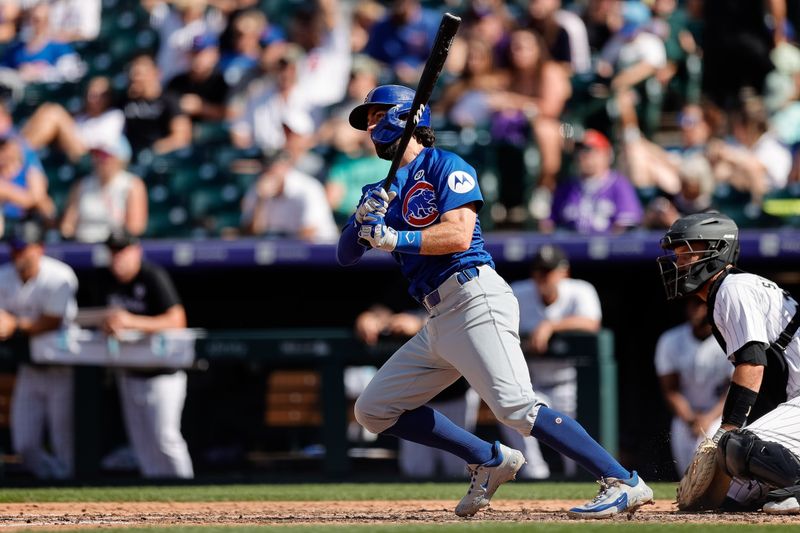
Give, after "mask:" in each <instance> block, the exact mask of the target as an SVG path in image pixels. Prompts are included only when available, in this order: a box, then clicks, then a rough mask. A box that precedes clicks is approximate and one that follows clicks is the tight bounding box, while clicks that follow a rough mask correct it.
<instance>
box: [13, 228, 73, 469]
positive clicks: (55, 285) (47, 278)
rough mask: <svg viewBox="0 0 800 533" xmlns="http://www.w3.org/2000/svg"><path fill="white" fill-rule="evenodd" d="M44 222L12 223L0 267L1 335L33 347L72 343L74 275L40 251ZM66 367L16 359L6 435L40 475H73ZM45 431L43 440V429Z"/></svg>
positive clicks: (34, 350)
mask: <svg viewBox="0 0 800 533" xmlns="http://www.w3.org/2000/svg"><path fill="white" fill-rule="evenodd" d="M43 241H44V227H43V226H42V225H41V223H40V222H39V221H37V220H34V219H31V220H26V221H24V222H20V223H18V224H17V225H15V226H14V228H13V232H12V234H11V236H10V238H9V239H8V244H9V247H10V248H11V262H10V263H8V264H5V265H3V266H2V267H0V340H6V339H8V338H9V337H11V336H12V335H14V336H15V335H22V336H25V337H28V338H29V339H30V351H31V355H32V356H35V357H37V358H42V359H48V358H50V357H51V355H52V352H53V351H54V350H59V351H61V350H63V349H64V348H69V349H70V350H73V351H76V350H77V346H76V339H75V337H74V336H73V335H72V333H74V332H75V328H74V320H75V315H76V314H77V312H78V305H77V302H76V300H75V293H76V292H77V290H78V279H77V278H76V277H75V273H74V272H73V271H72V269H71V268H70V267H69V266H68V265H66V264H64V263H62V262H61V261H58V260H56V259H53V258H51V257H47V256H45V255H43V254H44V248H43V246H42V242H43ZM72 391H73V378H72V368H71V367H69V366H60V365H40V364H21V365H20V366H19V370H18V372H17V378H16V383H15V386H14V396H13V398H12V404H11V440H12V443H13V445H14V449H15V450H16V451H17V453H19V454H20V456H21V457H22V462H23V464H24V465H25V467H26V468H27V469H28V470H30V471H31V472H33V473H34V474H35V475H36V476H37V477H39V478H43V479H64V478H69V477H72V474H73V467H74V446H73V442H74V431H73V423H72V421H73V413H72ZM45 427H46V428H47V434H48V436H49V439H50V446H49V449H48V448H47V447H46V446H45V445H44V442H43V441H44V432H45Z"/></svg>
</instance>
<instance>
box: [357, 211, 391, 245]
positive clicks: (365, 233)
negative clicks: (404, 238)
mask: <svg viewBox="0 0 800 533" xmlns="http://www.w3.org/2000/svg"><path fill="white" fill-rule="evenodd" d="M368 218H372V217H368ZM358 237H359V238H360V239H363V240H365V241H367V242H368V243H369V244H370V245H371V246H372V247H373V248H375V249H376V250H381V251H382V252H391V251H393V250H394V249H395V247H396V246H397V230H395V229H394V228H390V227H389V226H387V225H386V223H385V222H384V221H383V217H380V218H377V219H372V220H368V221H367V223H365V224H364V225H362V226H361V227H360V228H359V229H358Z"/></svg>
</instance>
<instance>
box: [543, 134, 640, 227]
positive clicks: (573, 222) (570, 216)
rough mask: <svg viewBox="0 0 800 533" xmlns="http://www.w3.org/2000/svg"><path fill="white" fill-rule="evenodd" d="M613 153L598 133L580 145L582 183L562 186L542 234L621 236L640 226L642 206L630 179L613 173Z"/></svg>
mask: <svg viewBox="0 0 800 533" xmlns="http://www.w3.org/2000/svg"><path fill="white" fill-rule="evenodd" d="M612 159H613V150H612V148H611V143H609V142H608V139H607V138H606V137H605V135H603V134H602V133H600V132H599V131H596V130H586V133H585V134H584V136H583V139H582V140H581V142H580V143H579V144H578V169H579V173H580V176H579V177H578V179H573V180H568V181H566V182H563V183H560V184H559V185H558V187H557V188H556V192H555V194H554V195H553V206H552V210H551V214H550V218H549V219H548V220H544V221H542V223H541V229H542V231H545V232H549V231H552V230H553V229H555V228H563V229H568V230H572V231H577V232H578V233H583V234H600V233H619V232H622V231H625V230H627V229H630V228H632V227H635V226H637V225H639V223H640V222H641V220H642V206H641V204H640V203H639V199H638V197H637V196H636V191H635V189H634V188H633V185H631V183H630V181H629V180H628V178H627V177H625V176H623V175H622V174H620V173H619V172H616V171H614V170H611V161H612Z"/></svg>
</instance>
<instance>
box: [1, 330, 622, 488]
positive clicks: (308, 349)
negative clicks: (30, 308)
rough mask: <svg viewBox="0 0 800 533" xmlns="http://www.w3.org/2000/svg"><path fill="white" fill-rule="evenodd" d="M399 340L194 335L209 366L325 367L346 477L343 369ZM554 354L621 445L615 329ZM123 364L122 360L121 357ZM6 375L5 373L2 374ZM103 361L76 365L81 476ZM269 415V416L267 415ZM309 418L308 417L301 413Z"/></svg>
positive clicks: (332, 334)
mask: <svg viewBox="0 0 800 533" xmlns="http://www.w3.org/2000/svg"><path fill="white" fill-rule="evenodd" d="M398 346H399V344H397V343H392V342H381V343H379V344H378V345H377V346H374V347H368V346H365V345H364V344H362V343H361V342H359V341H357V340H356V339H355V338H354V337H353V335H352V332H351V331H350V330H349V329H312V330H300V329H291V330H227V331H207V332H204V333H203V334H202V335H200V336H199V337H198V338H197V339H196V341H195V359H194V363H193V365H192V369H193V370H194V371H204V370H205V369H207V368H208V366H209V363H210V362H225V363H228V364H242V365H244V364H251V363H253V362H257V363H259V364H261V365H263V366H264V367H265V368H269V369H275V370H278V369H281V370H282V369H304V370H315V371H317V372H318V373H319V376H320V380H319V394H318V398H319V402H318V403H319V405H318V406H317V410H318V412H319V413H320V414H321V417H316V416H315V417H312V419H309V424H311V425H316V423H317V422H319V421H321V437H322V444H323V445H324V447H325V455H324V458H323V468H324V472H325V474H326V475H327V476H329V477H331V478H342V477H344V476H346V475H347V474H348V473H349V471H350V459H349V457H348V439H347V434H346V429H347V422H348V412H347V411H348V402H347V400H346V398H345V390H344V369H345V367H347V366H354V365H376V366H379V365H380V364H382V363H383V361H385V360H386V359H387V358H388V357H389V356H390V355H391V354H392V352H393V351H394V350H395V349H396V348H397V347H398ZM547 357H552V358H558V359H564V358H568V359H571V360H572V361H573V362H574V363H575V366H576V368H577V371H578V406H577V410H578V420H580V422H581V424H582V425H583V426H584V427H585V428H586V430H587V431H588V432H589V434H591V435H592V436H594V437H595V438H597V439H598V440H599V442H600V443H601V444H602V445H603V446H604V447H605V448H606V449H607V450H609V452H611V453H612V454H613V455H616V454H617V451H618V442H619V441H618V438H619V436H618V410H617V396H618V395H617V367H616V362H615V359H614V337H613V334H612V332H611V331H609V330H601V331H600V332H599V333H598V334H596V335H595V334H589V333H568V334H557V335H554V337H553V339H552V340H551V342H550V353H549V354H548V355H547ZM28 358H29V356H28V353H27V349H26V343H20V342H18V341H11V342H0V370H2V371H5V372H8V371H9V370H13V368H14V366H15V365H16V363H17V362H19V361H25V360H27V359H28ZM115 365H116V366H121V365H119V364H118V363H115ZM0 376H2V375H0ZM8 376H9V374H5V378H4V379H3V380H0V381H2V383H4V384H5V385H6V386H4V387H2V389H0V428H2V427H3V426H6V428H7V424H8V417H7V413H8V411H7V409H8V403H9V402H8V400H9V398H8V396H9V395H10V394H11V390H12V389H11V386H10V384H9V383H7V382H8V381H9V378H8ZM102 377H103V368H102V367H101V366H97V365H96V364H91V365H83V364H79V365H76V366H75V381H76V384H75V385H76V386H75V413H76V416H75V425H76V427H75V435H76V443H75V450H76V454H77V455H76V461H75V466H76V477H77V478H78V479H84V480H85V479H92V478H94V477H96V476H97V473H98V469H99V462H100V431H101V428H100V427H99V424H98V420H99V418H100V415H99V413H100V402H101V398H100V395H101V381H102ZM267 421H269V417H267ZM300 421H301V422H302V420H300Z"/></svg>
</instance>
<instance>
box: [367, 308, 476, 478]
mask: <svg viewBox="0 0 800 533" xmlns="http://www.w3.org/2000/svg"><path fill="white" fill-rule="evenodd" d="M426 320H427V314H426V313H417V312H399V313H394V312H392V310H391V309H389V308H388V307H385V306H382V305H374V306H372V307H370V308H369V309H367V310H366V311H364V312H363V313H361V314H360V315H358V317H357V318H356V324H355V333H356V336H357V337H358V338H359V339H360V340H361V341H362V342H364V343H365V344H367V345H370V346H372V345H375V344H377V343H378V340H379V338H382V337H388V338H394V339H397V340H407V339H409V338H411V337H413V336H414V335H416V334H417V332H418V331H419V330H420V329H422V327H423V326H424V325H425V322H426ZM364 386H365V387H366V383H364ZM362 391H363V389H362ZM362 391H358V394H360V393H361V392H362ZM356 396H357V395H356ZM428 405H429V406H430V407H431V408H433V409H436V410H437V411H439V412H440V413H442V414H443V415H444V416H446V417H447V418H449V419H450V420H452V421H453V422H454V423H456V424H458V425H459V426H461V427H463V428H464V429H466V430H468V431H474V430H475V426H476V425H477V422H478V409H479V407H480V397H479V396H478V393H477V392H475V391H474V390H473V389H472V388H471V387H470V386H469V383H467V380H465V379H464V378H463V377H462V378H459V379H458V380H457V381H456V382H455V383H453V384H452V385H450V386H449V387H447V388H446V389H444V390H443V391H442V392H440V393H439V394H437V395H436V397H434V398H433V399H432V400H431V401H430V402H428ZM397 463H398V466H399V467H400V473H401V474H403V476H405V477H407V478H412V479H431V478H436V479H439V478H441V477H444V478H462V477H464V476H465V475H466V473H467V470H466V464H465V463H464V461H463V460H462V459H460V458H458V457H456V456H454V455H453V454H451V453H447V452H444V451H442V450H437V449H435V448H431V447H428V446H424V445H422V444H417V443H415V442H411V441H406V440H403V439H400V441H399V448H398V451H397Z"/></svg>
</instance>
